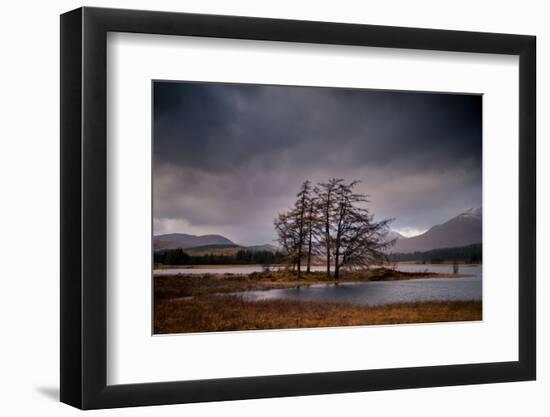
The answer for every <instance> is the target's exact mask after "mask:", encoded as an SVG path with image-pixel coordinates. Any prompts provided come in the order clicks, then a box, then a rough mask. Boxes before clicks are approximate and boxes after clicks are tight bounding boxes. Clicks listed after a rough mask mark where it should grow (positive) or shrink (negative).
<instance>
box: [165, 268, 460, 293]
mask: <svg viewBox="0 0 550 417" xmlns="http://www.w3.org/2000/svg"><path fill="white" fill-rule="evenodd" d="M467 276H468V275H462V274H451V273H447V274H445V273H437V272H427V271H418V272H407V271H399V270H394V269H388V268H374V269H370V270H367V271H346V272H343V273H342V276H341V278H340V279H339V280H338V281H335V280H334V279H333V277H332V276H328V277H327V275H326V273H325V272H304V273H302V277H301V278H300V279H298V278H297V276H296V274H295V273H292V272H290V271H265V272H252V273H249V274H230V273H224V274H221V273H220V274H215V273H214V274H213V273H208V274H186V273H185V271H182V272H181V273H180V274H177V275H158V276H155V279H154V293H155V300H156V299H157V298H159V299H170V298H171V299H173V298H183V297H192V296H198V295H209V294H223V293H235V292H241V291H258V290H270V289H276V288H296V287H302V286H310V285H316V284H326V285H330V284H341V283H350V282H380V281H400V280H411V279H421V278H422V279H430V278H461V277H462V278H463V277H467Z"/></svg>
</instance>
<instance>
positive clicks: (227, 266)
mask: <svg viewBox="0 0 550 417" xmlns="http://www.w3.org/2000/svg"><path fill="white" fill-rule="evenodd" d="M399 265H418V266H421V265H422V266H424V267H430V266H432V267H433V266H442V265H444V266H449V265H453V263H452V262H441V263H425V264H423V263H419V262H415V261H402V262H392V263H387V264H382V265H379V267H381V268H391V267H393V266H399ZM481 265H482V263H465V262H460V263H458V266H459V267H461V266H462V267H468V266H469V267H472V266H481ZM262 266H263V265H262V264H220V265H201V264H194V265H157V266H156V267H154V268H153V270H162V269H181V270H182V271H185V270H186V269H238V268H261V267H262ZM312 266H314V267H321V266H324V265H312ZM269 267H270V268H272V269H273V268H284V267H285V265H284V264H273V265H270V266H269ZM315 272H323V271H315Z"/></svg>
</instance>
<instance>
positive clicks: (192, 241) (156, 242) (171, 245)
mask: <svg viewBox="0 0 550 417" xmlns="http://www.w3.org/2000/svg"><path fill="white" fill-rule="evenodd" d="M207 245H233V246H237V245H236V244H235V243H234V242H232V241H231V240H229V239H227V238H226V237H223V236H221V235H202V236H195V235H188V234H185V233H171V234H167V235H158V236H154V237H153V247H154V249H155V250H159V249H178V248H181V249H186V248H193V247H197V246H207Z"/></svg>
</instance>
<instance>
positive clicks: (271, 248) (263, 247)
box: [246, 243, 279, 252]
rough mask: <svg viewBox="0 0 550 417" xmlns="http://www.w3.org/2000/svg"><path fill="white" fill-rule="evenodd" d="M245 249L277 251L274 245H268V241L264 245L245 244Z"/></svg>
mask: <svg viewBox="0 0 550 417" xmlns="http://www.w3.org/2000/svg"><path fill="white" fill-rule="evenodd" d="M246 250H249V251H251V252H260V251H266V252H277V250H279V248H278V247H277V246H275V245H270V244H269V243H267V244H265V245H255V246H247V247H246Z"/></svg>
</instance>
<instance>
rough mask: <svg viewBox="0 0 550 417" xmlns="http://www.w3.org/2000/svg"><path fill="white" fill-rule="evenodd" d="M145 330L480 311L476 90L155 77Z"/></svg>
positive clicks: (322, 323)
mask: <svg viewBox="0 0 550 417" xmlns="http://www.w3.org/2000/svg"><path fill="white" fill-rule="evenodd" d="M152 88H153V103H152V113H153V115H152V117H153V132H152V141H153V144H152V146H153V172H152V176H153V179H152V181H153V221H152V229H153V237H152V250H153V259H154V266H153V277H152V279H153V290H154V291H153V298H154V299H153V306H154V307H153V326H152V327H153V333H154V334H170V333H200V332H225V331H243V330H271V329H298V328H319V327H341V326H366V325H388V324H408V323H434V322H458V321H478V320H482V96H481V95H478V94H456V93H452V94H451V93H440V92H437V93H434V92H409V91H392V90H368V89H358V88H354V89H348V88H333V87H305V86H283V85H257V84H230V83H216V82H186V81H173V80H170V81H165V80H154V81H153V82H152Z"/></svg>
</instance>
